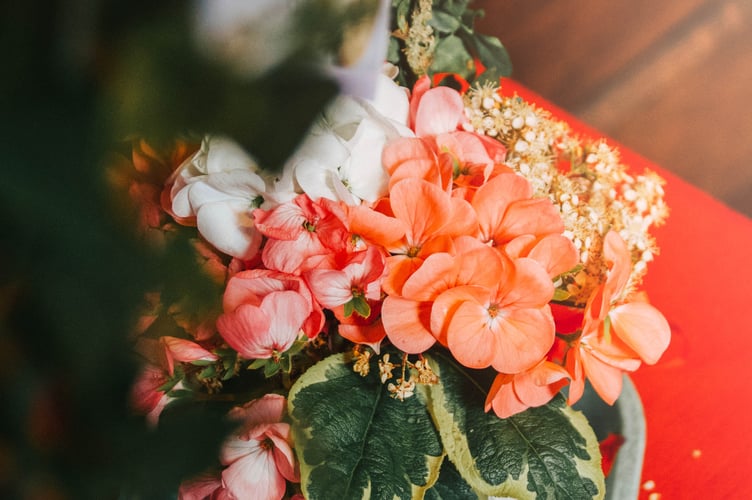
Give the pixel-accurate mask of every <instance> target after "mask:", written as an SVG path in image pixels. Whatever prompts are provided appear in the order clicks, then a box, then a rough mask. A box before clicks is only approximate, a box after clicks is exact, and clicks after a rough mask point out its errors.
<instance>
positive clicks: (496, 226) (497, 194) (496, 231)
mask: <svg viewBox="0 0 752 500" xmlns="http://www.w3.org/2000/svg"><path fill="white" fill-rule="evenodd" d="M532 194H533V188H532V187H531V186H530V182H528V180H527V179H525V178H524V177H521V176H519V175H516V174H501V175H498V176H496V177H494V178H493V179H491V180H489V181H488V182H487V183H486V184H484V185H483V186H481V187H480V188H478V191H477V192H476V193H475V196H473V198H472V205H473V208H474V209H475V211H476V212H477V214H478V222H479V225H480V226H479V229H480V238H481V240H482V241H487V242H493V244H494V245H496V246H502V245H504V244H506V243H509V242H510V241H512V240H513V239H514V238H517V237H518V236H522V235H530V234H531V235H535V236H536V237H542V236H545V235H548V234H561V233H562V232H563V231H564V223H563V222H562V220H561V216H560V215H559V211H558V210H557V209H556V207H554V205H553V204H552V203H551V201H550V200H549V199H547V198H532Z"/></svg>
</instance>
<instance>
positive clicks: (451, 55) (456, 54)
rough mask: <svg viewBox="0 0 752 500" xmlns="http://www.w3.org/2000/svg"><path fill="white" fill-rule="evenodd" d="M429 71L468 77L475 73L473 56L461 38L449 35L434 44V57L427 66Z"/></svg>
mask: <svg viewBox="0 0 752 500" xmlns="http://www.w3.org/2000/svg"><path fill="white" fill-rule="evenodd" d="M429 71H430V73H432V74H433V73H443V72H449V73H457V74H458V75H460V76H462V77H463V78H470V77H471V76H472V75H473V74H474V73H475V65H474V64H473V57H472V56H471V55H470V53H469V52H468V51H467V48H466V47H465V44H464V43H463V42H462V39H461V38H460V37H458V36H455V35H451V36H448V37H446V38H443V39H441V40H440V41H439V42H438V43H437V44H436V51H435V52H434V59H433V62H432V63H431V67H430V68H429Z"/></svg>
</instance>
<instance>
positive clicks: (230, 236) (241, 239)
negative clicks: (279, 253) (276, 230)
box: [196, 200, 261, 259]
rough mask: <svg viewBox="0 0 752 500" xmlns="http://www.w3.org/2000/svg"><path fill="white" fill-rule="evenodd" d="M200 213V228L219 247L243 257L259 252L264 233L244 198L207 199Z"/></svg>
mask: <svg viewBox="0 0 752 500" xmlns="http://www.w3.org/2000/svg"><path fill="white" fill-rule="evenodd" d="M196 215H197V218H196V223H197V225H198V231H199V232H200V233H201V235H202V236H203V237H204V238H206V240H207V241H208V242H209V243H211V244H212V245H214V246H215V247H216V248H217V249H218V250H220V251H222V252H224V253H226V254H228V255H231V256H233V257H237V258H239V259H250V258H251V257H253V256H254V255H256V253H258V250H259V247H260V246H261V234H260V233H259V232H258V231H256V229H255V227H254V224H253V219H252V218H251V214H250V210H249V209H248V205H247V203H246V202H245V201H244V200H228V201H224V202H215V203H206V204H204V205H202V206H201V208H200V209H199V210H198V212H197V214H196Z"/></svg>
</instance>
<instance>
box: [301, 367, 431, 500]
mask: <svg viewBox="0 0 752 500" xmlns="http://www.w3.org/2000/svg"><path fill="white" fill-rule="evenodd" d="M373 363H374V365H375V362H373ZM288 404H289V413H290V415H291V417H292V421H293V423H292V430H293V437H294V439H295V451H296V453H297V456H298V460H299V461H300V473H301V487H302V488H303V493H304V494H305V496H306V498H308V499H310V500H316V499H330V498H337V499H361V498H373V499H390V500H391V499H393V498H423V495H424V494H425V491H426V490H427V489H428V488H430V487H431V485H432V484H433V483H434V482H435V481H436V478H437V477H438V475H439V467H440V464H441V461H442V459H443V449H442V446H441V442H440V440H439V435H438V433H437V431H436V429H435V428H434V426H433V423H432V421H431V417H430V415H429V413H428V410H427V408H426V405H425V403H424V401H422V400H421V399H419V398H418V397H417V396H416V397H412V398H408V399H406V400H404V401H399V400H397V399H393V398H391V397H389V392H388V390H387V387H386V386H385V385H383V384H381V382H380V381H379V378H378V370H375V369H372V370H371V373H370V374H369V375H368V376H366V377H361V376H360V375H358V374H357V373H355V372H353V369H352V364H351V363H349V362H348V361H347V358H346V357H345V355H344V354H336V355H333V356H330V357H328V358H326V359H324V360H323V361H321V362H319V363H318V364H316V365H314V366H313V367H312V368H310V369H309V370H308V371H307V372H306V373H305V374H304V375H303V376H301V377H300V379H298V381H297V382H296V383H295V385H293V387H292V389H291V390H290V394H289V402H288Z"/></svg>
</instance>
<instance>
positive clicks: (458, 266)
mask: <svg viewBox="0 0 752 500" xmlns="http://www.w3.org/2000/svg"><path fill="white" fill-rule="evenodd" d="M453 244H454V253H447V252H442V253H434V254H431V255H429V256H428V257H427V258H426V259H425V261H424V262H423V264H422V265H421V266H420V267H419V268H418V269H417V270H416V271H415V272H414V273H413V274H412V275H411V276H410V277H409V278H408V279H407V280H406V281H405V284H404V286H403V287H402V294H401V296H396V295H391V296H389V297H387V298H386V299H384V309H383V312H382V321H383V323H384V328H385V330H386V331H387V333H388V335H389V340H391V342H392V343H393V344H394V345H395V346H397V347H398V348H399V349H401V350H403V351H405V352H408V353H413V354H417V353H420V352H423V351H425V350H426V349H428V348H429V347H431V346H432V345H433V344H434V343H435V342H436V341H437V340H438V341H439V342H440V343H441V344H443V345H446V343H447V342H446V329H445V328H442V325H443V321H444V317H445V315H446V311H444V310H443V309H442V308H441V307H434V301H435V300H436V298H437V297H439V295H441V293H443V292H445V291H446V290H449V289H451V288H454V287H457V286H462V285H479V286H488V287H490V286H493V285H494V284H496V283H497V280H498V278H497V277H498V276H500V275H501V274H502V272H503V268H504V266H505V265H507V263H508V262H509V261H508V259H504V258H503V256H502V255H500V254H499V253H498V252H497V251H496V250H495V249H493V248H491V247H489V246H487V245H484V244H482V243H480V242H479V241H478V240H476V239H474V238H471V237H468V236H465V237H459V238H456V239H455V240H454V241H453ZM508 265H511V264H508Z"/></svg>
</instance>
